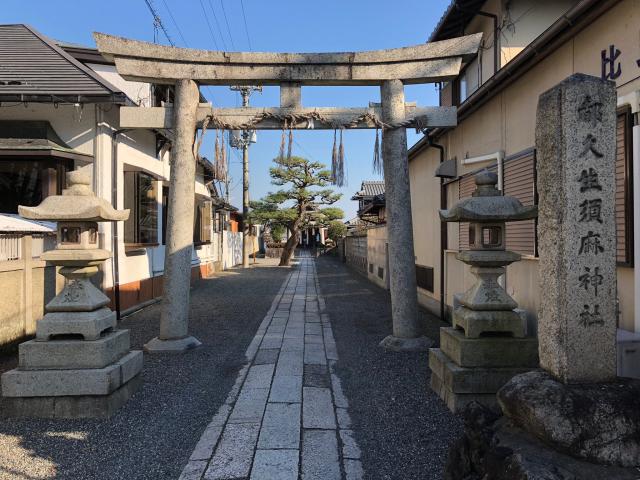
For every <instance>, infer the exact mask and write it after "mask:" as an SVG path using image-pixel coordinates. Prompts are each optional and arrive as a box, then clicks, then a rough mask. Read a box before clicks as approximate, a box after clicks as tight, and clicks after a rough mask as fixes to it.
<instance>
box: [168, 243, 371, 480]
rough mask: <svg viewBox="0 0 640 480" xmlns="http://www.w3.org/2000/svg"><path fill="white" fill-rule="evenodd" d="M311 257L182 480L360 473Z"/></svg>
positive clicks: (354, 479) (291, 279)
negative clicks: (335, 370) (335, 371)
mask: <svg viewBox="0 0 640 480" xmlns="http://www.w3.org/2000/svg"><path fill="white" fill-rule="evenodd" d="M319 291H320V290H319V286H318V278H317V275H316V269H315V265H314V260H313V259H311V258H310V257H309V256H306V255H305V253H304V252H303V253H302V255H301V256H300V257H299V265H298V267H297V268H296V269H295V270H293V271H292V272H291V273H290V274H289V275H288V277H287V279H286V280H285V282H284V284H283V285H282V288H281V289H280V292H279V293H278V295H277V296H276V298H275V299H274V301H273V304H272V306H271V309H270V310H269V312H268V313H267V315H266V316H265V318H264V320H263V321H262V324H261V325H260V327H259V329H258V331H257V333H256V335H255V337H254V338H253V341H252V342H251V344H250V345H249V348H248V349H247V352H246V356H247V361H248V363H247V365H246V366H245V367H243V369H242V370H241V371H240V373H239V375H238V378H237V380H236V383H235V385H234V387H233V388H232V390H231V392H230V393H229V396H228V397H227V400H226V401H225V403H224V404H223V405H222V406H221V407H220V409H219V410H218V412H217V413H216V415H215V416H214V417H213V419H212V420H211V423H210V424H209V425H208V427H207V428H206V430H205V431H204V433H203V434H202V437H201V438H200V441H199V442H198V444H197V445H196V447H195V449H194V451H193V454H192V455H191V458H190V460H189V463H188V464H187V465H186V467H185V468H184V470H183V472H182V475H181V476H180V480H199V479H203V478H204V479H207V480H216V479H251V480H296V479H298V478H302V479H304V480H314V479H322V480H334V479H335V480H341V479H346V480H358V479H361V478H362V476H363V473H362V466H361V463H360V449H359V448H358V445H357V444H356V441H355V439H354V436H353V432H352V430H351V429H350V428H351V420H350V418H349V413H348V403H347V399H346V398H345V396H344V394H343V392H342V387H341V385H340V380H339V379H338V377H337V376H336V374H335V373H334V365H335V362H336V361H337V360H338V354H337V350H336V343H335V339H334V337H333V332H332V329H331V324H330V323H329V316H328V314H326V313H324V310H325V303H324V299H323V298H322V297H320V296H319Z"/></svg>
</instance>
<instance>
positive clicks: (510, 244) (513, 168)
mask: <svg viewBox="0 0 640 480" xmlns="http://www.w3.org/2000/svg"><path fill="white" fill-rule="evenodd" d="M534 157H535V155H534V153H533V152H530V153H527V154H526V155H524V156H521V157H518V158H516V159H513V160H507V161H505V163H504V194H505V195H510V196H512V197H515V198H517V199H518V200H520V201H521V202H522V204H523V205H535V203H536V191H535V190H536V185H535V158H534ZM505 235H506V247H507V250H511V251H513V252H517V253H520V254H522V255H535V254H536V222H535V220H524V221H521V222H509V223H507V227H506V231H505Z"/></svg>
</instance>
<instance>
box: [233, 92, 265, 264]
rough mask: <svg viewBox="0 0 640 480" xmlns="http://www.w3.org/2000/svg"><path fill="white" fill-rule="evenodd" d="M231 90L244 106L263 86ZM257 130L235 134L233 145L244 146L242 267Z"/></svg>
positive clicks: (246, 253) (245, 259) (246, 260)
mask: <svg viewBox="0 0 640 480" xmlns="http://www.w3.org/2000/svg"><path fill="white" fill-rule="evenodd" d="M230 88H231V90H234V91H237V92H240V95H242V106H243V107H248V106H249V97H250V96H251V93H253V92H254V91H257V92H261V91H262V87H261V86H247V85H240V86H232V87H230ZM254 137H255V131H253V130H243V131H242V132H240V135H233V138H232V143H231V146H232V147H234V148H242V268H248V267H249V245H248V243H247V241H248V237H249V145H250V144H251V143H255V140H254Z"/></svg>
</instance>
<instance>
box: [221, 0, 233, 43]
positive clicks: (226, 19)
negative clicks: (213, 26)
mask: <svg viewBox="0 0 640 480" xmlns="http://www.w3.org/2000/svg"><path fill="white" fill-rule="evenodd" d="M220 5H222V13H223V14H224V21H225V23H226V24H227V32H228V33H229V40H231V48H233V49H234V50H235V49H236V46H235V45H234V44H233V37H232V36H231V27H229V19H228V18H227V12H226V10H225V8H224V0H220Z"/></svg>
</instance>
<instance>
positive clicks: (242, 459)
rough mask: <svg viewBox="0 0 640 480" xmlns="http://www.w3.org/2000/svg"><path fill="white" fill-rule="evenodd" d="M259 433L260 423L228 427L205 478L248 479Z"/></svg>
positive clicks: (215, 479)
mask: <svg viewBox="0 0 640 480" xmlns="http://www.w3.org/2000/svg"><path fill="white" fill-rule="evenodd" d="M259 431H260V424H259V423H245V424H240V425H235V424H229V425H227V426H226V428H225V429H224V433H223V434H222V438H221V439H220V445H218V448H217V449H216V453H215V454H214V456H213V458H212V459H211V463H210V464H209V468H207V471H206V472H205V474H204V478H205V479H206V480H219V479H220V480H222V479H231V478H246V477H248V476H249V471H250V469H251V461H252V460H253V454H254V449H255V446H256V442H257V441H258V432H259Z"/></svg>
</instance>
